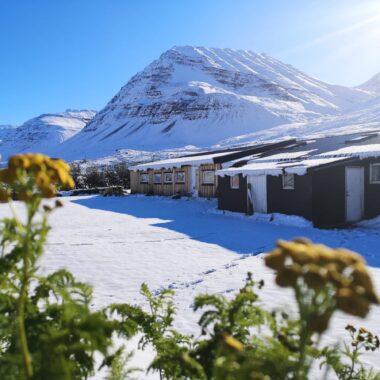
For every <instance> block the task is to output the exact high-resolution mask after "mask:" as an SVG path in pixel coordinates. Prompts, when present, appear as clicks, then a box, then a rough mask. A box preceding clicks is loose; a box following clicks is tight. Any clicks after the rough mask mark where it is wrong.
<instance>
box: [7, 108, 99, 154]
mask: <svg viewBox="0 0 380 380" xmlns="http://www.w3.org/2000/svg"><path fill="white" fill-rule="evenodd" d="M94 116H95V112H94V111H72V110H67V111H66V112H62V113H57V114H44V115H40V116H38V117H36V118H33V119H30V120H28V121H26V122H25V123H24V124H22V125H21V126H19V127H17V128H16V127H12V126H4V127H3V128H0V154H1V157H2V160H5V159H6V158H7V157H8V156H9V155H11V154H15V153H21V152H26V151H28V152H29V151H30V152H42V153H50V152H54V151H55V149H56V148H57V146H58V145H59V144H61V143H63V142H64V141H65V140H67V139H69V138H70V137H72V136H74V135H75V134H76V133H78V132H79V131H80V130H81V129H82V128H83V127H84V126H85V125H86V124H87V123H88V122H89V121H90V120H91V119H92V118H93V117H94Z"/></svg>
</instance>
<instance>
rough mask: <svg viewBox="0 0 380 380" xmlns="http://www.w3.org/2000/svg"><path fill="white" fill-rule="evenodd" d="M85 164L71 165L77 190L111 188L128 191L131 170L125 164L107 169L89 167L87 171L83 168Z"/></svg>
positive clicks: (107, 167)
mask: <svg viewBox="0 0 380 380" xmlns="http://www.w3.org/2000/svg"><path fill="white" fill-rule="evenodd" d="M83 164H84V163H79V162H76V163H73V164H71V165H70V167H71V175H72V177H73V178H74V181H75V183H76V188H77V189H85V188H87V189H91V188H95V187H111V186H120V187H122V188H124V189H128V188H129V186H130V175H129V170H128V168H127V166H126V165H125V164H116V165H112V166H106V167H96V166H88V167H87V168H85V169H83V168H81V165H83Z"/></svg>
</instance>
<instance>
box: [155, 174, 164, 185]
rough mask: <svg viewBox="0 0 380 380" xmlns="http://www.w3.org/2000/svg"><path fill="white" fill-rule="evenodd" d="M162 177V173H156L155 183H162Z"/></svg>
mask: <svg viewBox="0 0 380 380" xmlns="http://www.w3.org/2000/svg"><path fill="white" fill-rule="evenodd" d="M161 177H162V175H161V173H154V183H155V184H161V182H162V181H161V179H162V178H161Z"/></svg>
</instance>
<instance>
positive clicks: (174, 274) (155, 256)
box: [0, 196, 380, 379]
mask: <svg viewBox="0 0 380 380" xmlns="http://www.w3.org/2000/svg"><path fill="white" fill-rule="evenodd" d="M62 199H63V201H64V204H65V205H64V207H63V208H62V209H59V210H57V211H56V212H55V213H54V214H53V216H52V220H51V221H52V226H53V229H52V231H51V233H50V236H49V244H48V246H47V252H46V254H45V256H44V258H43V262H42V265H41V270H43V271H47V272H50V271H53V270H56V269H58V268H61V267H66V268H68V269H69V270H70V271H72V272H73V273H74V274H75V275H76V276H77V277H78V278H79V279H80V280H82V281H85V282H88V283H90V284H92V285H93V286H94V289H95V291H94V293H95V300H94V305H93V306H94V307H101V306H105V305H107V304H109V303H113V302H130V303H137V304H143V299H142V297H141V295H140V294H139V288H140V285H141V283H142V282H146V283H147V284H148V285H149V287H150V288H151V289H154V290H157V291H158V290H160V289H162V288H167V287H169V288H171V289H174V290H175V291H176V293H177V295H176V306H177V307H178V318H177V324H176V327H178V328H179V329H181V330H182V331H184V332H187V333H195V334H196V333H197V332H198V331H197V327H196V322H197V318H198V316H197V315H195V314H194V313H193V312H192V311H191V304H192V300H193V298H194V296H195V295H196V294H198V293H202V292H215V293H216V292H217V293H222V294H229V293H232V292H234V291H236V290H237V289H239V288H240V287H241V285H242V283H243V281H244V278H245V275H246V273H247V272H248V271H251V272H252V273H253V274H254V278H256V279H264V281H265V287H264V288H263V289H262V290H261V292H260V294H261V295H262V299H263V303H264V304H265V305H267V306H269V307H271V308H275V307H279V306H283V307H284V308H286V309H287V310H289V308H290V309H292V308H293V304H292V302H291V299H292V294H291V292H290V291H288V290H284V289H282V288H278V287H277V286H276V285H275V284H274V281H273V280H274V276H273V274H272V271H271V270H270V269H268V268H266V267H265V266H264V265H263V260H262V258H263V252H266V251H268V250H270V249H272V248H273V247H274V245H275V242H276V240H277V239H279V238H281V239H291V238H293V237H296V236H305V237H308V238H310V239H311V240H313V241H316V242H320V243H324V244H327V245H329V246H332V247H338V246H339V247H345V248H349V249H352V250H355V251H357V252H359V253H360V254H362V255H363V256H365V258H366V259H367V261H368V263H369V264H370V265H371V266H372V269H371V270H372V274H373V277H374V279H375V282H376V286H377V289H378V291H380V252H379V246H380V227H379V228H376V225H375V224H373V225H372V228H371V227H370V226H367V227H364V226H363V227H358V228H355V229H344V230H318V229H314V228H312V227H311V226H310V225H309V224H308V223H307V222H305V221H303V220H301V219H298V218H293V217H282V216H275V218H274V220H272V221H270V219H269V218H267V217H265V216H261V217H246V216H243V215H236V214H229V213H227V214H223V213H221V212H218V211H216V204H215V202H214V201H207V200H193V199H190V200H187V199H180V200H172V199H166V198H160V197H146V196H127V197H123V198H114V197H111V198H103V197H97V196H89V197H71V198H62ZM17 207H21V205H17ZM5 214H8V209H7V205H0V216H4V215H5ZM379 318H380V308H379V307H377V308H373V309H372V311H371V313H370V315H369V317H368V319H366V320H365V321H363V320H359V319H355V318H352V317H348V316H347V315H343V314H337V315H336V316H335V318H334V320H333V323H332V326H331V327H330V329H329V331H328V333H327V334H326V341H327V342H329V343H335V342H338V341H340V340H341V339H342V338H343V337H345V335H346V334H345V331H344V327H345V325H346V324H347V323H353V324H355V325H358V326H361V325H364V326H366V327H367V328H369V329H370V330H372V331H373V332H374V333H376V334H377V335H380V325H379V323H378V320H379ZM150 355H151V354H149V353H148V354H145V353H138V354H137V355H136V359H135V362H136V363H137V364H138V365H140V366H141V365H146V364H147V363H149V360H150V359H151V356H150ZM378 358H379V353H376V354H372V355H371V354H369V355H367V356H366V357H365V361H366V362H367V363H369V364H371V365H373V366H374V367H376V368H377V369H378V370H380V363H379V360H378ZM136 363H134V364H136ZM98 377H99V378H101V376H100V375H99V376H98ZM141 378H144V379H146V378H148V376H146V375H142V376H141ZM152 378H154V377H152ZM315 378H318V377H315Z"/></svg>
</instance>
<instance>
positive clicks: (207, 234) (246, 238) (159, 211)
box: [72, 196, 380, 267]
mask: <svg viewBox="0 0 380 380" xmlns="http://www.w3.org/2000/svg"><path fill="white" fill-rule="evenodd" d="M72 202H73V203H76V204H78V205H82V206H85V207H88V208H91V209H98V210H103V211H110V212H115V213H119V214H127V215H130V216H133V217H136V218H143V219H156V220H152V223H151V226H156V227H160V228H166V229H170V230H172V231H175V232H178V233H181V234H184V235H186V236H187V237H189V238H191V239H194V240H197V241H200V242H203V243H208V244H216V245H218V246H220V247H223V248H225V249H228V250H230V251H233V252H236V253H239V254H249V255H252V254H258V253H261V252H265V251H268V250H270V249H272V248H273V247H274V245H275V242H276V240H278V239H287V240H289V239H292V238H294V237H297V236H304V237H307V238H309V239H311V240H313V241H314V242H318V243H323V244H326V245H329V246H331V247H345V248H347V249H352V250H354V251H357V252H359V253H361V254H362V255H363V256H365V257H366V259H367V261H368V263H369V264H370V265H372V266H378V267H380V257H379V256H380V255H378V254H377V252H378V247H379V245H380V232H379V231H376V230H364V229H356V230H355V229H354V230H353V229H351V230H319V229H316V228H312V227H299V226H292V225H279V224H275V223H271V222H269V221H258V220H255V219H253V218H250V217H246V216H244V215H242V214H231V213H228V214H226V215H224V214H223V213H222V212H218V211H216V208H217V206H216V202H215V201H214V200H212V201H208V200H203V199H186V198H183V199H180V200H173V199H171V198H164V197H147V196H127V197H120V198H119V197H109V198H104V197H100V196H95V197H91V198H83V199H76V200H72ZM157 219H158V220H157ZM126 228H128V226H127V225H126Z"/></svg>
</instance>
